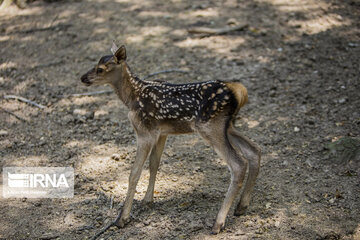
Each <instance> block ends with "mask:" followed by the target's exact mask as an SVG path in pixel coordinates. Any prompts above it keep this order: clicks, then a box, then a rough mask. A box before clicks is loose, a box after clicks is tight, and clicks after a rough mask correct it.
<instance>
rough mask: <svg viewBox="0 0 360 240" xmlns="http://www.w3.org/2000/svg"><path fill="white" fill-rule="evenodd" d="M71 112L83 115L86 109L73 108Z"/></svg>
mask: <svg viewBox="0 0 360 240" xmlns="http://www.w3.org/2000/svg"><path fill="white" fill-rule="evenodd" d="M73 114H75V115H81V116H84V115H86V110H85V109H79V108H77V109H74V111H73Z"/></svg>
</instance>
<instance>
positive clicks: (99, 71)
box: [96, 68, 104, 73]
mask: <svg viewBox="0 0 360 240" xmlns="http://www.w3.org/2000/svg"><path fill="white" fill-rule="evenodd" d="M103 72H104V69H103V68H98V69H96V73H103Z"/></svg>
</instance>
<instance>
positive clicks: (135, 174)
mask: <svg viewBox="0 0 360 240" xmlns="http://www.w3.org/2000/svg"><path fill="white" fill-rule="evenodd" d="M157 139H158V136H152V135H150V134H146V135H140V134H137V151H136V159H135V162H134V163H133V165H132V167H131V173H130V177H129V186H128V192H127V195H126V199H125V202H124V206H123V208H122V211H121V212H120V213H119V216H118V217H117V219H116V221H115V225H116V226H118V227H120V228H122V227H124V226H125V224H126V223H128V222H129V217H130V211H131V207H132V204H133V200H134V195H135V191H136V185H137V183H138V181H139V178H140V175H141V172H142V169H143V166H144V163H145V160H146V159H147V157H148V155H149V153H150V151H151V149H152V148H153V147H154V146H155V144H156V142H157V141H158V140H157Z"/></svg>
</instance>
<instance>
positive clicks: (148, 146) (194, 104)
mask: <svg viewBox="0 0 360 240" xmlns="http://www.w3.org/2000/svg"><path fill="white" fill-rule="evenodd" d="M111 50H112V52H113V55H108V56H104V57H102V58H100V60H99V62H98V64H97V65H96V66H95V67H94V68H92V69H90V70H89V71H88V72H87V73H86V74H84V75H83V76H82V77H81V81H82V82H83V83H84V84H85V85H87V86H90V85H99V84H109V85H111V86H112V88H113V89H114V91H115V92H116V94H117V95H118V97H119V98H120V100H121V101H122V102H123V103H124V104H125V105H126V106H127V107H128V108H129V114H128V117H129V119H130V121H131V124H132V126H133V128H134V130H135V132H136V137H137V152H136V160H135V162H134V164H133V166H132V168H131V174H130V177H129V186H128V192H127V196H126V199H125V203H124V205H123V208H122V211H121V212H120V213H119V216H118V217H117V219H116V221H115V225H116V226H118V227H124V225H125V224H126V223H128V222H129V218H130V211H131V207H132V203H133V199H134V194H135V190H136V185H137V183H138V181H139V178H140V175H141V171H142V169H143V165H144V162H145V160H146V159H147V158H148V157H149V159H150V165H149V166H150V167H149V168H150V179H149V185H148V188H147V192H146V194H145V197H144V200H143V201H144V202H145V203H151V202H153V196H154V185H155V178H156V173H157V170H158V168H159V163H160V157H161V154H162V152H163V150H164V145H165V141H166V138H167V135H169V134H185V133H193V132H197V133H198V134H200V136H202V137H203V138H204V139H205V140H206V141H207V142H208V143H210V144H211V145H212V146H213V147H214V149H215V151H216V152H217V153H218V154H219V155H220V157H222V158H223V159H225V161H226V163H227V164H228V166H229V169H230V172H231V183H230V186H229V189H228V191H227V193H226V196H225V200H224V202H223V203H222V205H221V208H220V211H219V213H218V215H217V217H216V221H215V223H214V225H213V228H212V232H213V233H214V234H216V233H219V232H220V230H221V229H222V228H223V227H224V224H225V218H226V215H227V214H228V211H229V209H230V207H231V204H232V202H233V201H234V199H235V198H236V196H237V195H238V194H239V192H240V189H241V187H242V183H243V182H244V178H245V173H246V171H247V168H249V171H248V177H247V179H246V180H245V186H244V189H243V193H242V196H241V199H240V202H239V203H238V205H237V207H236V209H235V215H237V216H238V215H240V214H243V213H244V212H245V210H246V209H247V207H248V206H249V202H250V194H251V192H252V190H253V187H254V185H255V180H256V177H257V175H258V173H259V168H260V149H259V148H258V147H257V146H256V145H255V144H254V143H253V142H251V141H250V140H249V139H248V138H246V137H244V136H242V135H241V134H240V133H239V132H238V131H237V130H236V129H235V127H234V125H233V122H234V119H235V116H236V114H237V113H238V111H239V109H240V107H242V106H243V105H244V104H245V103H246V102H247V98H248V96H247V90H246V88H245V87H244V86H243V85H242V84H240V83H235V82H222V81H208V82H200V83H189V84H170V83H166V82H151V81H144V80H141V79H139V78H138V77H136V76H135V75H134V74H133V73H132V72H131V70H130V68H129V66H128V65H127V63H126V50H125V47H124V46H121V47H120V48H117V47H116V45H115V44H113V47H112V49H111Z"/></svg>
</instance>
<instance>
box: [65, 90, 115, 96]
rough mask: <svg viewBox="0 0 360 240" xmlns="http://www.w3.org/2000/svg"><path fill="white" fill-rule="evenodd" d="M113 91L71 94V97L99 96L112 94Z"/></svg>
mask: <svg viewBox="0 0 360 240" xmlns="http://www.w3.org/2000/svg"><path fill="white" fill-rule="evenodd" d="M112 92H113V90H101V91H95V92H86V93H75V94H71V95H70V96H71V97H81V96H92V95H99V94H105V93H112Z"/></svg>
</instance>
